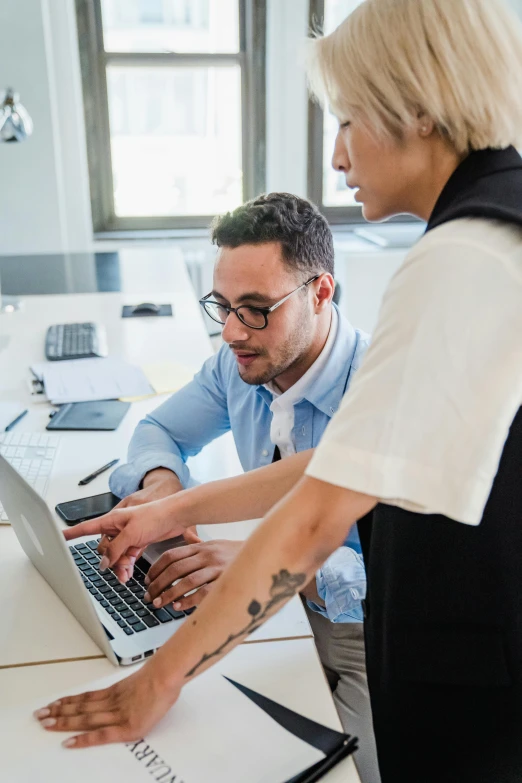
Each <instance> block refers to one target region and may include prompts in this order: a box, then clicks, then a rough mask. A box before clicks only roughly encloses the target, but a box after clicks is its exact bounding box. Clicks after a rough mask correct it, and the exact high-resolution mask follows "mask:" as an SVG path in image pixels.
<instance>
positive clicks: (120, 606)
mask: <svg viewBox="0 0 522 783" xmlns="http://www.w3.org/2000/svg"><path fill="white" fill-rule="evenodd" d="M118 598H119V596H118ZM113 606H114V608H115V609H116V611H117V612H124V611H125V610H126V609H127V607H126V606H125V604H124V603H123V601H118V603H117V604H113Z"/></svg>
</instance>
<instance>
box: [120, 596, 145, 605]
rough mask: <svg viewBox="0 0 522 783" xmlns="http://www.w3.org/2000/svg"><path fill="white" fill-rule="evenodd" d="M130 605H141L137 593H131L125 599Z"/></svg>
mask: <svg viewBox="0 0 522 783" xmlns="http://www.w3.org/2000/svg"><path fill="white" fill-rule="evenodd" d="M123 600H124V601H125V603H126V604H127V605H128V606H131V607H132V606H141V604H140V602H139V601H138V599H137V598H136V596H135V595H132V593H131V594H130V596H129V597H128V598H124V599H123Z"/></svg>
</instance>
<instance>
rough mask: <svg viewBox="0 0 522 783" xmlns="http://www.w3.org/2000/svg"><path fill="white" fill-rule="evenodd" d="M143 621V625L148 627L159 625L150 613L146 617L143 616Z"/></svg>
mask: <svg viewBox="0 0 522 783" xmlns="http://www.w3.org/2000/svg"><path fill="white" fill-rule="evenodd" d="M143 622H144V623H145V625H147V626H148V627H149V628H154V626H155V625H159V622H158V621H157V620H156V618H155V617H153V616H152V615H151V614H149V615H148V616H147V617H144V618H143Z"/></svg>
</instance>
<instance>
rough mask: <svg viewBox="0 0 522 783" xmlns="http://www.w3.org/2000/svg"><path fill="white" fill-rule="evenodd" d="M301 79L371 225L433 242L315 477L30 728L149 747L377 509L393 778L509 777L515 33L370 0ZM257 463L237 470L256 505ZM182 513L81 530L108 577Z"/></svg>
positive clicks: (408, 269)
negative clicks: (171, 621) (177, 611)
mask: <svg viewBox="0 0 522 783" xmlns="http://www.w3.org/2000/svg"><path fill="white" fill-rule="evenodd" d="M310 77H311V83H312V86H313V89H314V91H315V92H316V93H318V94H319V95H321V96H323V95H325V96H326V99H327V101H328V103H329V105H330V106H331V108H332V110H333V111H334V113H335V114H336V116H337V118H338V120H339V126H340V127H339V134H338V137H337V141H336V145H335V151H334V156H333V165H334V166H335V168H336V169H338V170H339V171H342V172H344V173H345V175H346V181H347V183H348V185H350V186H351V187H355V188H357V199H358V201H360V202H361V203H362V205H363V209H364V214H365V216H366V217H367V218H368V219H369V220H381V219H384V218H387V217H390V216H392V215H395V214H397V213H402V212H409V213H410V214H413V215H416V216H417V217H420V218H423V219H425V220H426V221H427V222H428V231H427V234H426V236H425V237H424V238H423V239H422V240H421V241H420V242H419V243H418V245H417V246H416V247H415V248H413V250H412V251H411V252H410V253H409V255H408V257H407V258H406V260H405V262H404V264H403V266H402V267H401V269H400V270H399V271H398V273H397V274H396V275H395V277H394V279H393V280H392V282H391V284H390V286H389V288H388V290H387V292H386V295H385V297H384V301H383V305H382V310H381V313H380V318H379V323H378V326H377V329H376V332H375V337H374V342H373V345H372V347H371V348H370V350H369V353H368V355H367V358H366V360H365V362H364V363H363V366H362V367H361V369H360V371H359V375H358V377H357V378H356V379H355V381H354V383H353V385H352V387H351V388H350V390H349V392H348V394H347V395H346V397H345V398H344V401H343V405H342V407H341V409H340V411H339V412H338V414H337V415H336V416H335V417H334V419H333V420H332V422H331V424H330V426H329V428H328V429H327V431H326V433H325V436H324V439H323V441H322V442H321V444H320V446H319V447H318V449H317V450H316V452H315V455H314V456H313V459H312V461H311V462H310V464H309V465H308V467H307V470H306V473H307V475H306V476H305V477H302V478H300V479H299V473H300V471H302V470H303V466H304V463H305V461H306V457H305V456H303V455H302V454H301V455H297V457H295V458H293V461H292V460H287V461H285V462H284V463H282V464H281V465H280V466H270V467H269V468H267V469H264V470H265V471H267V472H269V471H270V472H269V473H265V476H266V475H267V474H268V475H270V476H271V477H272V478H273V480H274V484H273V486H274V489H273V491H272V492H270V491H266V492H265V493H264V494H265V502H267V503H268V498H269V496H270V501H273V500H275V498H276V497H277V496H278V495H282V494H283V492H284V491H287V490H288V489H289V488H291V487H292V486H293V489H291V491H290V492H289V494H288V495H287V496H286V497H285V498H284V499H283V500H282V501H281V502H280V503H279V504H278V505H276V506H275V508H274V509H273V510H272V511H271V512H270V513H269V514H268V516H267V518H266V521H265V523H264V524H263V525H262V526H261V527H260V528H259V529H258V530H257V531H256V533H255V534H254V535H253V536H252V537H251V538H250V539H249V541H248V542H247V543H246V544H245V546H244V548H243V550H242V551H241V552H240V554H239V556H238V557H237V559H236V560H235V561H234V563H233V565H232V566H231V567H230V569H229V570H228V571H227V572H226V573H225V574H224V575H223V576H222V577H221V578H220V579H219V580H218V582H217V584H216V587H215V589H214V590H213V591H212V592H211V594H210V595H209V596H208V597H207V598H206V599H205V601H204V602H203V603H202V605H201V606H200V608H199V609H198V611H197V613H196V614H195V615H193V616H192V617H191V619H190V621H189V622H187V623H186V624H185V625H184V626H183V627H182V628H181V629H180V630H179V632H178V633H176V635H175V636H174V637H173V638H172V639H171V641H170V642H169V643H168V644H166V645H165V646H164V647H163V648H162V649H161V650H160V651H159V652H158V653H157V654H156V656H155V657H154V658H152V659H151V660H150V662H149V663H148V664H147V665H146V666H144V667H143V668H142V669H141V670H140V671H139V672H137V673H136V674H133V675H132V676H131V677H129V678H128V679H127V680H123V681H122V682H120V683H118V684H117V685H115V686H113V687H112V688H109V689H107V690H105V691H101V692H99V693H97V694H92V693H91V694H82V695H80V696H75V697H71V698H67V699H63V700H62V701H61V703H59V704H57V705H52V706H50V707H47V708H45V709H44V710H43V711H42V712H41V713H40V715H39V717H41V718H42V719H45V720H46V721H49V717H50V718H51V725H49V724H48V723H47V724H46V725H47V726H48V728H49V729H50V730H71V729H72V730H78V731H79V732H85V733H79V734H78V735H77V736H76V737H74V738H73V739H72V740H68V741H67V742H66V744H67V746H68V747H77V748H79V747H86V746H89V745H94V744H99V743H103V742H118V741H123V740H130V739H134V738H137V737H141V736H142V735H143V733H144V732H146V731H148V730H149V729H150V727H151V726H152V725H153V724H154V723H155V722H156V721H157V720H158V719H159V718H160V717H161V715H163V714H164V713H165V711H166V710H167V709H168V708H169V707H170V706H171V705H172V704H173V702H174V701H175V700H176V698H177V696H178V694H179V691H180V689H181V688H182V686H183V684H184V683H185V682H186V681H187V680H188V679H190V678H191V677H193V676H195V675H196V674H198V673H199V672H200V671H202V670H203V669H204V668H206V667H207V666H209V665H211V664H212V663H213V662H214V661H215V660H217V658H218V657H220V656H222V655H224V654H225V653H226V652H228V651H229V650H230V649H231V648H232V647H233V646H234V644H237V643H238V642H239V641H240V640H241V639H242V638H243V637H244V635H245V634H246V633H247V632H248V631H249V630H250V629H251V628H252V627H253V626H254V625H256V624H257V623H258V622H260V621H262V620H263V619H264V618H265V617H267V616H268V615H269V614H270V613H271V612H272V611H274V610H275V608H278V607H279V606H280V605H281V603H282V602H283V601H284V600H285V599H286V598H288V597H290V596H291V595H292V594H293V593H294V592H295V591H296V590H298V589H299V588H300V587H301V586H302V585H303V584H305V582H306V581H307V580H308V579H309V578H310V576H311V575H312V574H313V573H314V572H315V570H316V569H317V568H318V566H319V565H320V564H321V563H322V562H323V561H324V560H325V559H326V558H327V557H328V555H329V554H330V553H331V552H332V551H333V550H334V549H335V548H336V547H338V546H340V544H341V543H342V541H343V540H344V538H345V537H346V532H347V530H348V529H349V528H350V527H351V526H352V525H353V524H355V522H356V521H357V520H361V518H362V517H364V516H365V515H370V516H369V517H368V516H367V517H366V519H365V520H364V523H363V524H361V525H360V532H361V538H363V539H364V547H365V559H366V565H367V570H368V596H367V618H366V641H367V665H368V677H369V682H370V692H371V698H372V708H373V716H374V726H375V733H376V739H377V747H378V754H379V763H380V769H381V775H382V780H383V782H384V783H397V782H398V781H401V783H404V781H416V782H417V781H418V782H420V781H459V783H461V782H462V781H470V783H471V781H473V783H478V782H483V783H497V782H499V783H500V781H502V783H506V781H509V782H511V781H513V783H514V781H517V782H518V781H520V780H521V779H522V568H521V566H520V561H521V557H522V555H521V552H522V408H521V406H522V160H521V158H520V156H519V155H518V153H517V152H516V150H515V149H514V147H513V146H511V145H514V144H516V143H519V142H520V141H521V134H522V32H521V26H520V24H519V22H518V21H517V20H516V18H515V17H514V16H513V15H512V14H511V13H509V12H508V11H507V10H506V9H505V7H504V6H503V5H502V4H501V3H500V2H494V0H366V2H364V3H363V4H362V5H361V6H360V7H359V8H358V9H357V10H356V11H355V12H354V13H353V14H352V15H351V16H350V17H349V18H348V19H347V20H346V21H345V22H344V23H343V24H342V25H341V26H340V27H339V28H338V29H337V30H336V31H335V32H334V33H332V34H331V35H330V36H328V37H326V38H323V39H319V40H317V41H316V42H315V43H314V44H313V46H312V62H311V66H310ZM231 317H233V316H231ZM278 471H279V474H278ZM254 473H256V472H254ZM259 473H260V472H257V475H253V474H251V475H250V477H247V478H246V480H247V481H250V482H253V484H251V486H257V488H258V490H259V491H258V493H257V495H256V492H251V500H252V503H253V505H255V501H256V497H257V499H258V500H257V502H258V508H259V506H261V505H262V501H261V500H259V497H261V495H262V494H263V493H262V492H261V491H260V488H262V487H263V478H262V476H261V478H260V475H259ZM277 475H280V477H281V478H279V479H278V478H277ZM256 482H257V485H256ZM264 486H265V489H266V486H267V484H266V480H265V485H264ZM191 491H192V490H189V492H191ZM189 492H187V493H186V495H189ZM239 494H240V493H238V497H239ZM184 502H186V501H183V498H181V499H180V496H176V498H172V499H167V500H165V501H160V503H156V504H150V506H149V507H145V506H141V507H138V508H136V509H131V510H129V511H127V510H123V511H122V512H121V513H120V514H119V515H114V514H112V515H110V516H109V518H108V519H107V521H106V523H103V522H101V521H98V522H97V523H96V524H95V525H94V526H93V525H92V524H90V523H86V524H85V525H84V526H83V527H82V526H79V527H78V528H76V530H75V533H71V535H74V534H79V535H81V534H84V533H85V532H93V531H94V529H97V530H98V531H100V530H101V531H102V532H106V533H108V534H109V535H111V536H114V538H113V540H112V541H111V542H110V543H109V545H108V546H106V548H105V550H104V554H105V557H106V560H105V563H106V564H114V563H116V562H117V561H118V560H119V558H120V557H122V556H126V555H127V556H128V555H129V554H131V555H132V552H133V551H134V550H133V549H132V547H133V546H142V545H143V544H144V543H147V542H148V541H150V540H153V539H161V538H164V537H167V536H168V535H170V534H172V533H173V532H178V531H179V529H180V528H181V527H182V526H183V523H184V519H183V503H184ZM370 512H371V514H370ZM193 521H194V520H193ZM53 721H54V723H53Z"/></svg>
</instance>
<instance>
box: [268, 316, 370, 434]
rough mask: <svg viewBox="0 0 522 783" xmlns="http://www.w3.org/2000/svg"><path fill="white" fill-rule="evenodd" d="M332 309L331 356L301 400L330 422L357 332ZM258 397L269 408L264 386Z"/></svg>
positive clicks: (270, 401)
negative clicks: (334, 330) (334, 323)
mask: <svg viewBox="0 0 522 783" xmlns="http://www.w3.org/2000/svg"><path fill="white" fill-rule="evenodd" d="M333 307H334V309H335V311H336V313H337V316H338V318H337V333H336V335H335V338H334V342H333V345H332V348H331V351H330V355H329V356H328V360H327V362H326V364H325V365H324V367H323V369H322V372H321V373H320V374H319V375H318V377H316V378H314V380H312V382H311V383H310V385H309V386H307V388H306V389H304V390H303V395H302V399H305V400H307V401H308V402H309V403H311V404H312V405H314V406H315V407H316V408H318V410H320V411H321V412H322V413H324V414H325V415H326V416H328V417H329V418H331V417H332V416H333V414H334V413H335V412H336V410H337V408H338V407H339V405H340V403H341V400H342V398H343V395H344V393H345V391H346V386H347V383H348V376H349V374H350V369H351V365H352V360H353V357H354V354H355V349H356V347H357V341H358V336H357V332H356V331H355V329H354V328H353V326H352V325H351V323H350V322H349V321H347V320H346V318H344V317H343V316H342V315H341V313H340V312H339V309H338V308H337V306H336V305H333ZM319 358H320V357H319ZM312 367H313V365H312ZM310 369H312V368H310ZM257 393H258V394H259V395H260V396H261V397H262V399H263V400H264V402H265V403H266V404H267V405H268V407H270V405H271V403H272V400H273V396H272V393H271V392H270V391H269V390H268V389H267V388H265V387H264V386H258V387H257Z"/></svg>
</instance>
